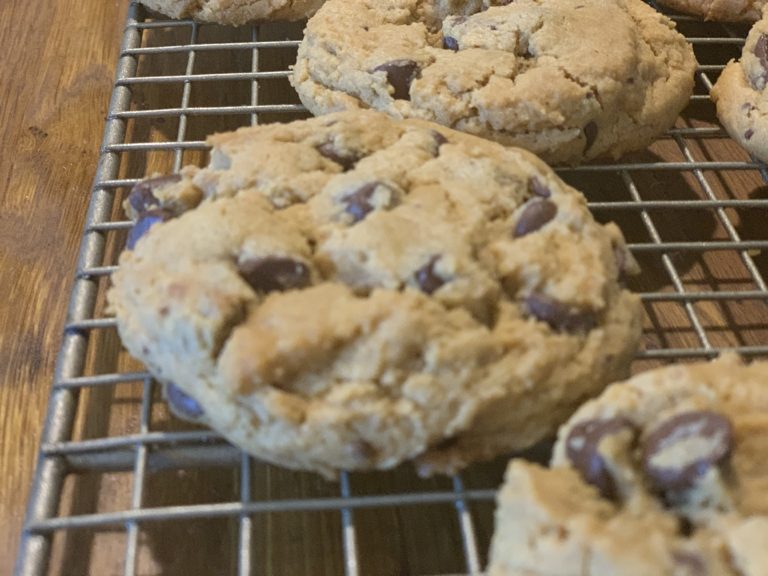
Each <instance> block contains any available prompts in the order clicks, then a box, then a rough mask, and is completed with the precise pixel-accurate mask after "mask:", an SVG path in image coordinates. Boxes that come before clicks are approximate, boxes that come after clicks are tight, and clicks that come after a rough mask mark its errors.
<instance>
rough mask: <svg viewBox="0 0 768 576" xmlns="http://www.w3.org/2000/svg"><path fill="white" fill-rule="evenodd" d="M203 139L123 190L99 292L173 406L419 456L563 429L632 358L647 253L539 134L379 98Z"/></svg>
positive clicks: (392, 459) (296, 461)
mask: <svg viewBox="0 0 768 576" xmlns="http://www.w3.org/2000/svg"><path fill="white" fill-rule="evenodd" d="M210 143H211V144H212V145H213V151H212V153H211V159H210V164H209V165H208V166H207V167H205V168H202V169H198V168H195V167H188V168H185V169H184V170H182V172H181V174H179V175H177V176H175V177H170V178H161V179H157V178H155V179H152V180H149V181H147V182H144V183H141V184H139V185H138V186H137V187H136V188H135V189H134V191H133V192H132V193H131V195H130V197H129V199H128V201H127V206H128V207H129V208H130V211H131V212H132V214H133V215H134V216H135V217H136V219H137V221H136V225H135V226H134V232H133V233H132V234H131V235H130V238H129V249H128V250H126V251H125V252H124V253H123V254H122V255H121V258H120V266H119V270H118V271H117V272H116V273H115V274H114V276H113V287H112V288H111V290H110V291H109V302H110V305H111V308H112V310H113V311H114V313H115V315H116V317H117V324H118V329H119V332H120V336H121V337H122V340H123V342H124V344H125V346H126V347H127V349H128V350H129V351H130V352H131V354H133V355H134V356H135V357H137V358H138V359H140V360H141V361H142V362H144V363H145V364H146V366H147V367H148V369H149V370H150V371H151V373H152V374H153V375H154V376H155V377H156V378H157V379H158V380H159V381H161V382H163V383H165V384H166V385H167V389H166V397H167V398H168V399H169V401H170V402H171V405H172V406H173V409H174V412H176V413H177V414H180V415H182V416H184V417H187V418H190V419H192V420H195V421H197V422H201V423H204V424H207V425H209V426H211V427H213V428H215V429H216V430H218V431H219V432H221V433H222V434H223V435H224V436H226V437H227V438H228V439H229V440H230V441H232V443H234V444H236V445H238V446H240V447H242V448H243V449H244V450H246V451H247V452H249V453H251V454H253V455H254V456H256V457H259V458H262V459H264V460H267V461H270V462H273V463H276V464H280V465H283V466H287V467H290V468H297V469H305V470H315V471H317V472H320V473H322V474H325V475H326V476H333V475H334V474H335V473H336V472H337V471H338V470H340V469H349V470H363V469H383V468H390V467H392V466H395V465H396V464H398V463H400V462H402V461H405V460H416V461H417V464H418V466H419V468H420V470H421V472H422V473H424V474H429V473H432V472H450V471H452V470H455V469H457V468H460V467H462V466H464V465H466V464H467V463H469V462H472V461H476V460H480V459H486V458H490V457H493V456H495V455H497V454H499V453H502V452H508V451H510V450H515V449H522V448H524V447H526V446H529V445H531V444H533V443H535V442H537V441H539V440H540V439H541V438H542V437H545V436H548V435H553V434H554V432H555V430H556V428H557V426H558V425H559V424H560V423H562V422H563V421H564V420H565V419H566V418H567V416H568V415H569V414H570V413H571V412H572V411H573V410H574V409H575V407H576V406H577V405H578V404H580V403H581V402H582V401H583V400H584V399H585V398H588V397H590V396H593V395H595V394H597V393H598V392H599V391H600V390H601V389H602V388H603V387H604V386H605V385H606V384H607V383H608V382H610V381H611V380H613V379H616V378H617V377H620V376H623V375H625V374H626V373H627V369H628V365H629V363H630V361H631V359H632V357H633V354H634V352H635V351H636V349H637V346H638V341H639V336H640V324H641V307H640V304H639V300H638V298H637V297H636V296H634V295H632V294H630V293H629V292H628V291H627V290H625V289H623V288H622V287H621V284H620V278H621V276H622V274H623V273H625V272H627V271H629V270H631V269H632V268H633V267H634V266H636V264H634V262H633V260H632V257H631V255H630V254H629V252H628V251H627V250H626V247H625V245H624V241H623V239H622V236H621V234H620V232H619V231H618V229H617V228H616V227H615V226H614V225H612V224H609V225H606V226H603V225H599V224H597V223H596V222H595V221H594V220H593V219H592V216H591V215H590V213H589V211H588V209H587V207H586V203H585V200H584V198H583V196H582V195H581V194H580V193H578V192H577V191H576V190H574V189H572V188H570V187H569V186H567V185H566V184H565V183H563V182H562V181H561V180H560V179H559V178H558V177H557V176H556V175H555V173H554V172H553V171H552V170H551V169H549V168H548V167H547V166H546V165H545V164H544V163H543V162H541V161H540V160H539V159H538V158H536V157H534V156H533V155H531V154H529V153H528V152H525V151H523V150H517V149H508V148H505V147H503V146H500V145H498V144H495V143H492V142H489V141H486V140H482V139H479V138H475V137H472V136H468V135H466V134H462V133H458V132H454V131H452V130H449V129H446V128H443V127H441V126H438V125H435V124H431V123H427V122H422V121H418V120H410V121H394V120H392V119H390V118H388V117H387V116H386V115H384V114H381V113H378V112H373V111H356V112H343V113H338V114H334V115H329V116H324V117H322V118H316V119H311V120H305V121H299V122H294V123H291V124H274V125H266V126H259V127H255V128H244V129H241V130H238V131H237V132H233V133H229V134H219V135H217V136H214V137H212V138H211V139H210ZM171 384H172V385H173V386H172V387H171Z"/></svg>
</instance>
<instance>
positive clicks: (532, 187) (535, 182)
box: [528, 176, 552, 198]
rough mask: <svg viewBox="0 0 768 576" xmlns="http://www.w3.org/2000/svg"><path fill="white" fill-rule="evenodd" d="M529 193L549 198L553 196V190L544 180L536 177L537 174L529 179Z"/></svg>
mask: <svg viewBox="0 0 768 576" xmlns="http://www.w3.org/2000/svg"><path fill="white" fill-rule="evenodd" d="M528 193H529V194H532V195H534V196H538V197H539V198H549V197H550V196H552V190H550V189H549V188H548V187H547V185H546V184H544V182H542V181H541V180H540V179H538V178H536V176H534V177H533V178H531V179H530V180H528Z"/></svg>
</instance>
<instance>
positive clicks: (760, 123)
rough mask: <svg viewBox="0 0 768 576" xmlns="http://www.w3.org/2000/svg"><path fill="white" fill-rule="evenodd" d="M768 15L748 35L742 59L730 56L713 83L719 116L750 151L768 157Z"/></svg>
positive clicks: (758, 156) (765, 158)
mask: <svg viewBox="0 0 768 576" xmlns="http://www.w3.org/2000/svg"><path fill="white" fill-rule="evenodd" d="M766 82H768V18H763V19H762V20H760V21H759V22H757V23H756V24H755V25H754V26H753V27H752V29H751V30H750V31H749V34H748V35H747V40H746V42H745V44H744V48H743V50H742V52H741V60H739V61H736V60H731V61H730V62H729V63H728V64H727V65H726V67H725V69H724V70H723V71H722V72H721V73H720V76H719V77H718V79H717V82H715V85H714V86H713V87H712V90H711V96H712V100H713V101H714V102H715V105H716V107H717V117H718V118H719V119H720V122H721V123H722V124H723V127H724V128H725V129H726V130H727V131H728V134H730V136H731V138H733V139H734V140H736V142H738V143H739V144H741V146H743V147H744V148H745V149H746V150H747V151H748V152H750V153H751V154H753V155H754V156H756V157H757V158H759V159H760V160H762V161H764V162H765V161H768V91H766Z"/></svg>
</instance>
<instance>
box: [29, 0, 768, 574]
mask: <svg viewBox="0 0 768 576" xmlns="http://www.w3.org/2000/svg"><path fill="white" fill-rule="evenodd" d="M675 20H676V21H677V23H678V26H679V28H680V29H681V31H683V32H684V33H685V34H686V36H687V37H688V39H689V41H690V42H691V43H692V44H693V46H694V48H695V50H696V52H697V57H698V58H699V61H700V63H701V66H700V67H699V69H698V71H697V88H696V93H695V94H694V96H693V98H692V101H691V104H690V106H689V108H688V109H687V110H686V112H685V113H684V115H683V117H682V118H681V119H680V120H679V122H678V124H677V125H676V126H675V128H673V129H672V130H670V131H669V132H668V134H667V135H666V136H665V137H664V138H663V139H661V140H660V141H659V142H657V143H656V144H654V145H653V146H652V147H651V148H650V149H649V150H648V151H645V152H643V153H639V154H636V155H632V156H630V157H628V158H626V159H622V160H621V162H620V163H609V164H590V165H586V166H581V167H576V168H562V169H560V170H559V172H560V174H561V176H562V177H563V178H564V179H566V180H567V181H569V182H570V183H572V184H574V185H575V186H577V187H579V188H580V189H581V190H583V191H584V192H585V193H586V194H587V196H588V199H589V201H590V207H591V209H592V210H593V211H594V213H595V214H596V216H597V217H598V218H599V219H601V220H614V221H616V222H617V223H619V225H620V226H621V227H622V229H623V231H624V232H625V235H626V236H627V238H628V240H629V243H630V247H631V249H632V251H633V252H634V254H635V256H636V257H637V258H638V260H639V261H640V263H641V265H642V266H643V269H644V270H645V272H644V273H643V275H642V276H640V277H639V278H637V279H635V280H632V281H631V283H630V286H631V287H632V288H633V289H635V290H637V291H638V292H640V293H641V295H642V298H643V300H644V303H645V307H646V312H647V318H646V324H645V350H644V351H643V352H641V353H640V355H639V356H638V359H637V362H636V364H635V369H637V370H640V369H643V368H647V367H650V366H652V365H655V364H658V363H661V362H668V361H671V360H683V361H684V360H688V359H693V358H702V357H713V356H715V355H717V354H718V353H719V352H720V351H722V350H725V349H729V350H736V351H738V352H740V353H741V354H743V355H745V356H761V355H766V354H768V289H766V283H765V278H764V276H765V274H766V270H767V269H768V259H767V258H766V257H765V255H764V252H765V250H766V249H767V248H768V228H767V227H766V226H765V225H764V224H763V223H764V222H765V221H768V189H766V188H765V186H764V185H765V177H766V172H765V167H764V166H763V165H762V164H760V163H758V162H756V161H754V160H753V159H751V158H749V157H748V156H747V155H746V153H744V152H743V151H742V150H741V149H739V148H738V146H736V145H735V144H734V143H733V142H731V141H730V140H728V138H727V136H726V135H725V134H724V132H723V131H722V129H721V128H720V127H719V126H718V125H717V123H716V120H715V119H714V115H713V107H712V105H711V103H710V102H709V99H708V92H709V89H710V88H711V86H712V84H713V82H714V80H715V78H716V74H718V73H719V71H720V70H721V69H722V67H723V64H724V63H725V61H726V60H727V59H728V58H731V57H737V56H738V53H739V51H740V49H741V45H742V44H743V38H744V33H745V30H744V29H741V28H738V27H730V26H723V25H719V24H712V23H699V22H696V21H695V20H694V19H692V18H688V17H675ZM300 35H301V26H300V25H270V26H266V25H264V26H253V27H251V28H243V29H226V28H219V27H215V26H208V25H205V26H203V25H200V24H196V23H194V22H191V21H164V20H158V19H153V18H150V17H149V16H148V15H147V14H146V13H145V11H144V9H143V8H141V7H140V6H138V5H137V4H132V5H131V6H130V7H129V11H128V18H127V22H126V26H125V32H124V37H123V42H122V47H121V53H120V59H119V62H118V66H117V75H116V80H115V85H114V92H113V95H112V99H111V102H110V106H109V114H108V116H107V119H106V126H105V133H104V141H103V146H102V148H101V151H100V158H99V163H98V167H97V171H96V176H95V180H94V184H93V189H92V197H91V202H90V206H89V209H88V214H87V219H86V226H85V230H84V235H83V240H82V245H81V251H80V255H79V259H78V263H77V271H76V280H75V284H74V288H73V291H72V295H71V299H70V303H69V313H68V317H67V322H66V325H65V328H64V337H63V341H62V345H61V350H60V353H59V357H58V362H57V366H56V370H55V375H54V382H53V388H52V391H51V397H50V403H49V409H48V414H47V417H46V421H45V427H44V431H43V435H42V442H41V446H40V451H39V459H38V465H37V471H36V475H35V479H34V482H33V485H32V488H31V492H30V496H29V507H28V513H27V518H26V522H25V525H24V531H23V535H22V543H21V546H20V550H19V556H18V559H17V564H16V570H15V573H16V574H17V576H40V575H42V574H49V573H51V574H113V573H114V574H125V575H136V574H155V573H164V574H176V573H205V574H207V573H216V574H223V573H232V574H238V575H248V574H345V575H346V576H357V575H359V574H374V575H377V574H414V575H415V574H448V573H464V574H471V575H477V574H480V573H481V571H482V567H483V565H484V564H485V561H486V557H485V551H486V550H487V548H488V542H489V538H490V534H491V533H492V529H493V526H492V510H493V497H494V494H495V488H496V486H497V485H498V483H499V482H500V480H501V472H502V471H503V465H504V462H503V461H502V462H496V463H491V464H488V465H479V466H476V467H473V468H471V469H470V470H468V471H466V472H465V473H463V474H462V475H459V476H455V477H452V478H448V479H434V480H433V479H430V480H422V479H417V478H416V477H415V476H414V475H413V473H412V472H409V471H405V470H403V469H398V470H396V471H394V472H391V473H378V474H367V475H366V474H351V475H350V474H342V476H341V478H340V482H339V483H338V484H334V483H328V482H325V481H322V480H320V479H318V478H316V477H314V476H312V475H307V474H299V473H295V472H288V471H280V470H277V469H274V468H272V467H268V466H266V465H263V464H260V463H258V462H255V461H253V460H252V459H250V458H248V457H246V456H245V455H243V454H241V453H240V452H238V451H237V450H236V449H234V448H233V447H231V446H229V445H228V444H226V443H225V442H224V441H223V440H222V439H221V438H220V437H219V436H218V435H217V434H216V433H214V432H211V431H208V430H203V429H201V428H197V427H195V426H193V425H186V424H183V423H179V422H178V421H175V420H174V419H173V418H171V417H169V415H168V413H167V412H166V411H165V408H164V406H163V405H162V402H160V401H159V398H158V394H157V390H156V386H155V385H154V384H153V382H152V380H151V378H150V377H149V375H148V373H146V372H145V371H143V369H142V368H141V367H140V366H138V365H137V364H136V363H135V362H132V361H131V360H130V359H129V358H127V357H126V355H125V353H124V352H123V351H121V350H120V348H119V344H118V343H117V340H116V336H115V322H114V320H113V319H112V318H110V317H109V316H108V315H107V314H106V312H105V310H104V292H105V289H106V287H107V283H108V277H109V275H110V274H111V273H112V272H113V271H114V270H115V268H116V266H115V262H116V260H117V256H118V255H119V251H120V247H121V246H122V243H123V242H124V238H125V231H126V230H127V229H128V228H129V227H130V222H128V221H127V220H126V219H125V215H124V214H123V213H122V211H121V209H120V208H119V206H120V200H121V199H122V198H123V196H124V195H125V193H126V192H127V190H128V189H129V188H130V186H131V185H132V184H133V183H134V182H136V181H137V180H138V179H139V178H141V177H142V176H144V175H146V174H150V173H152V172H153V171H155V170H157V171H164V172H167V171H169V170H178V169H179V168H180V167H181V166H182V165H183V164H185V163H187V162H201V161H202V159H203V158H204V154H205V150H206V145H205V141H204V138H205V136H206V135H207V134H208V133H210V132H211V131H212V130H218V131H221V130H226V129H232V128H235V127H237V126H240V125H244V124H254V123H263V122H270V121H285V120H289V119H295V118H300V117H305V116H306V112H305V111H304V109H303V107H302V106H301V105H300V104H299V103H298V100H297V98H296V96H295V94H294V93H292V91H291V90H290V88H289V86H288V84H287V76H288V74H289V70H288V66H289V65H290V64H291V63H292V58H293V56H294V55H295V50H296V47H297V45H298V39H299V38H300ZM169 473H170V474H172V475H173V476H168V474H169ZM182 473H183V474H184V478H182V480H183V482H178V479H179V475H181V474H182ZM169 485H170V487H169ZM190 485H193V486H194V487H196V488H193V489H192V491H191V492H190V489H189V486H190ZM424 509H426V510H427V512H426V513H425V512H424ZM284 516H290V517H292V518H293V519H292V520H290V521H287V520H286V521H284V520H283V518H284ZM197 523H203V524H205V525H206V526H205V528H200V529H198V528H195V526H197V525H198V524H197ZM281 530H282V531H283V532H281ZM286 534H287V536H286ZM212 540H213V541H215V542H214V544H211V543H210V542H211V541H212ZM286 542H287V544H286ZM169 547H170V548H171V549H174V550H177V551H178V552H177V553H175V554H171V555H169V554H168V552H167V551H168V549H169Z"/></svg>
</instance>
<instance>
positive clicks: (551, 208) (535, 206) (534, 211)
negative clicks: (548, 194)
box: [513, 200, 557, 238]
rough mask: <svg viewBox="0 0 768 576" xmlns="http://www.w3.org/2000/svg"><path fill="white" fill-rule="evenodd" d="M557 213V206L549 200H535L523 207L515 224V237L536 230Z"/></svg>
mask: <svg viewBox="0 0 768 576" xmlns="http://www.w3.org/2000/svg"><path fill="white" fill-rule="evenodd" d="M556 214H557V206H556V205H555V203H554V202H550V201H549V200H533V201H531V202H529V203H528V205H527V206H526V207H525V208H524V209H523V212H522V214H520V217H519V218H518V219H517V224H515V230H514V233H513V235H514V237H515V238H520V237H521V236H525V235H527V234H530V233H531V232H536V231H537V230H539V229H540V228H542V227H543V226H544V225H545V224H546V223H547V222H549V221H550V220H552V219H553V218H554V217H555V215H556Z"/></svg>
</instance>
